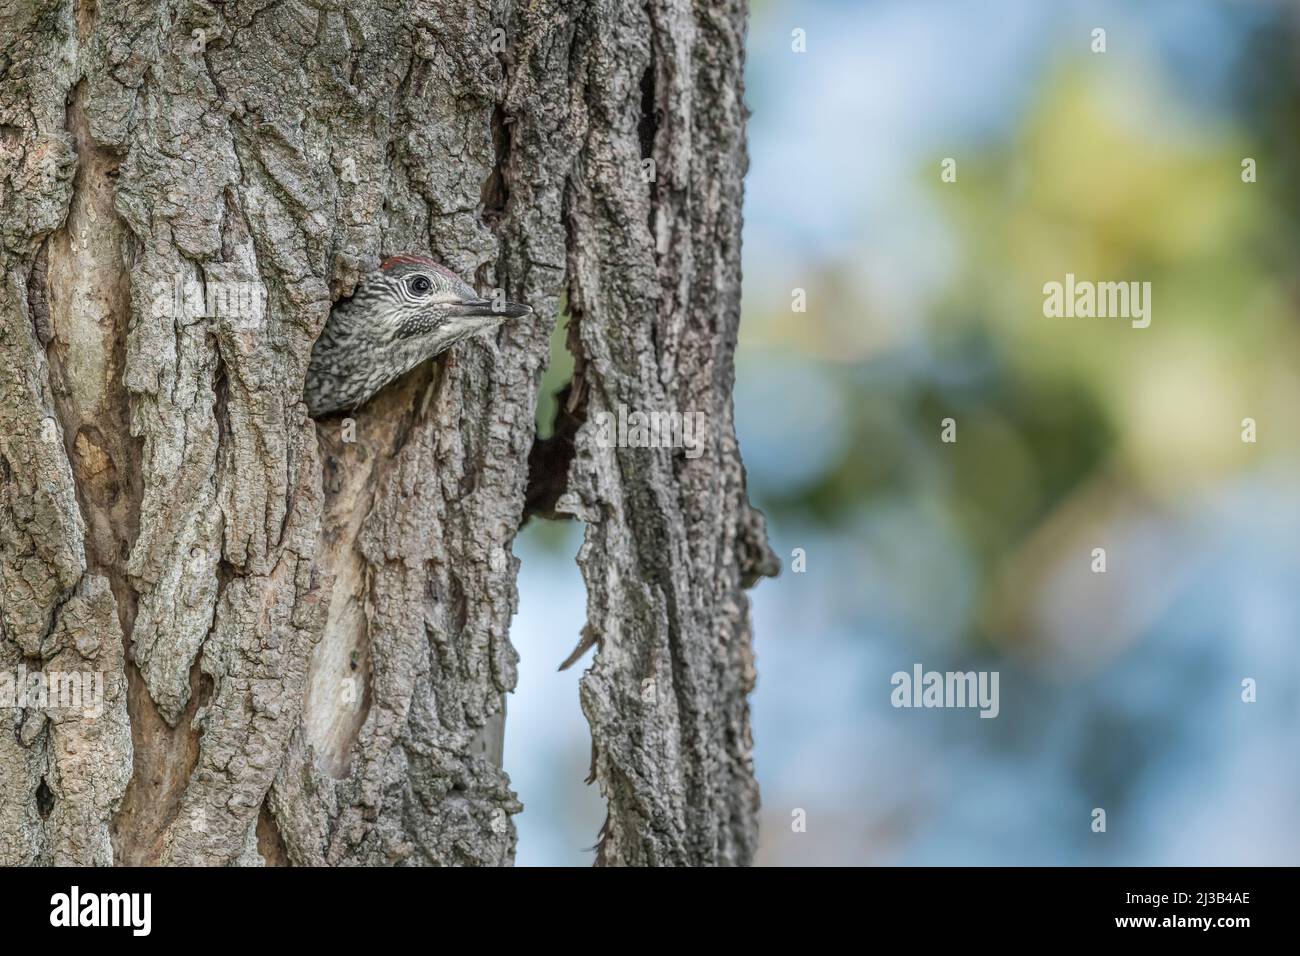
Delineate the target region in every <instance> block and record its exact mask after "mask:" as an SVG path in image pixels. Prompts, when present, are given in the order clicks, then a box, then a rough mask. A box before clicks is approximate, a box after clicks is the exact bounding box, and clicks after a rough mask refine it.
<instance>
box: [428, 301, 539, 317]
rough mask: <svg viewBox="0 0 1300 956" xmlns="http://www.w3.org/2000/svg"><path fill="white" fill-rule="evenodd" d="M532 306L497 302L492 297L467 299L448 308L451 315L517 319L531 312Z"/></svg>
mask: <svg viewBox="0 0 1300 956" xmlns="http://www.w3.org/2000/svg"><path fill="white" fill-rule="evenodd" d="M532 311H533V310H532V307H531V306H527V305H520V304H519V303H518V302H501V303H499V304H498V303H496V302H494V301H493V300H492V299H466V300H465V301H464V302H458V303H456V304H455V305H453V306H452V307H451V308H450V309H448V310H447V312H448V314H449V315H453V316H464V317H466V318H492V319H499V320H505V319H517V318H519V316H521V315H528V314H529V313H531V312H532Z"/></svg>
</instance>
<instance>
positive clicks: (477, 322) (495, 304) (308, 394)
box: [303, 255, 532, 418]
mask: <svg viewBox="0 0 1300 956" xmlns="http://www.w3.org/2000/svg"><path fill="white" fill-rule="evenodd" d="M530 312H532V309H531V308H529V307H528V306H526V305H519V304H517V303H514V302H503V301H494V300H492V299H485V298H482V297H480V296H479V295H478V293H477V292H475V291H474V289H473V288H471V287H470V286H469V285H468V284H467V283H465V282H463V281H462V280H461V279H460V278H459V277H458V276H457V275H456V274H455V273H453V272H452V271H451V270H449V269H446V268H444V267H443V266H441V265H439V264H438V263H437V262H434V261H433V260H432V259H430V258H428V257H427V256H421V255H400V256H393V257H392V258H389V259H386V260H384V263H383V265H381V266H380V267H379V268H378V269H376V270H375V271H374V272H369V273H367V274H366V275H364V276H362V278H361V281H360V282H359V283H358V284H357V288H356V291H355V292H353V294H352V297H351V298H350V299H346V300H344V301H342V302H340V303H338V304H337V305H336V306H334V308H333V310H332V311H331V312H330V315H329V318H328V319H327V320H326V321H325V328H324V329H323V330H322V331H321V334H320V338H319V339H317V340H316V345H315V346H314V347H313V348H312V353H311V362H310V363H309V365H308V367H307V381H306V384H305V386H304V388H303V400H304V401H305V402H306V403H307V410H308V412H309V413H310V414H311V416H312V417H313V418H320V417H321V416H324V415H329V414H331V413H332V412H337V411H343V410H351V409H355V408H357V407H358V406H360V405H362V404H363V403H365V402H366V401H368V400H369V399H370V398H371V396H373V395H374V394H375V393H376V392H378V391H379V390H380V389H381V388H383V387H384V386H385V385H387V384H388V383H389V382H391V381H392V380H393V379H395V378H397V377H398V376H399V375H401V374H403V373H404V372H406V371H408V370H409V369H412V368H414V367H415V366H416V365H419V364H420V363H421V362H423V361H424V360H425V359H430V358H433V357H434V356H436V355H440V354H442V353H443V352H445V351H447V349H449V348H451V347H452V346H453V345H455V344H456V343H457V342H459V341H461V340H462V339H464V338H467V337H469V336H471V335H474V334H476V333H478V332H482V331H485V330H488V329H493V328H496V327H497V326H498V325H500V324H501V323H502V322H503V321H505V320H506V319H509V318H514V317H517V316H521V315H527V314H528V313H530Z"/></svg>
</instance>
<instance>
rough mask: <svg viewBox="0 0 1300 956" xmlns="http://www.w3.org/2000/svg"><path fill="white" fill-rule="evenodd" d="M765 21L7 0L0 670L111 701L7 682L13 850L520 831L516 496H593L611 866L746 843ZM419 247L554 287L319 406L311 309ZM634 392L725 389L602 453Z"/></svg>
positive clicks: (453, 2)
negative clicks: (744, 308) (508, 717)
mask: <svg viewBox="0 0 1300 956" xmlns="http://www.w3.org/2000/svg"><path fill="white" fill-rule="evenodd" d="M744 26H745V10H744V5H743V0H726V2H722V3H720V4H716V5H715V4H691V3H688V2H685V0H650V3H649V4H648V6H646V5H643V4H642V3H641V2H623V0H609V2H601V3H590V4H587V3H556V2H554V0H519V2H518V3H513V4H510V3H505V2H503V0H484V2H478V3H465V2H463V0H423V2H414V3H411V4H400V5H399V4H379V3H376V2H374V0H364V2H361V3H339V2H334V0H319V2H315V3H310V2H306V0H287V2H285V3H278V4H259V3H243V2H231V3H211V2H204V0H194V2H187V0H177V2H174V3H161V2H157V0H125V2H122V3H113V4H95V3H94V2H93V0H81V2H71V0H16V2H14V3H10V4H4V5H0V236H2V248H0V256H2V257H3V279H4V282H3V289H2V290H0V673H8V674H10V675H17V676H16V677H13V679H12V680H11V683H12V684H14V685H15V686H16V684H17V683H19V682H20V681H19V678H21V677H22V676H23V675H31V674H32V673H33V672H38V671H39V672H41V673H42V674H44V675H45V678H44V681H45V683H46V684H47V685H49V684H50V683H51V681H53V680H54V678H55V676H56V675H67V674H74V673H75V674H82V673H84V674H86V675H90V674H92V673H95V674H102V675H103V680H104V691H103V694H102V706H101V708H100V712H99V713H93V712H92V711H91V710H87V709H86V707H84V706H82V707H80V708H78V707H73V706H56V702H55V700H54V695H53V693H52V692H51V693H50V700H49V703H48V706H45V707H42V706H40V702H39V701H36V702H35V703H34V702H33V700H34V699H29V700H27V702H26V706H17V707H14V708H8V707H5V709H4V710H3V713H5V714H10V715H12V722H13V732H12V733H8V732H6V733H4V734H0V863H4V864H30V863H78V864H92V863H93V864H101V865H105V864H142V863H163V864H199V865H223V864H245V865H247V864H252V865H260V864H262V863H264V862H265V863H267V864H277V865H278V864H297V865H335V864H398V863H403V864H502V863H509V862H511V860H512V858H513V853H514V844H515V833H514V825H513V823H512V821H511V815H512V814H514V813H516V812H518V811H519V810H520V809H521V807H520V804H519V802H518V801H517V799H516V797H515V795H514V794H513V792H512V791H511V789H510V786H509V780H508V778H507V777H506V775H505V774H504V772H503V771H502V770H501V767H500V734H501V732H502V720H503V715H504V700H505V694H506V693H507V692H509V691H510V690H512V689H513V687H514V683H515V662H516V653H515V651H514V649H513V648H512V647H511V644H510V639H509V624H510V619H511V616H512V614H513V612H514V609H515V606H516V587H515V576H516V573H517V571H518V561H517V559H515V558H514V556H513V554H512V552H511V546H512V542H513V539H514V536H515V534H516V532H517V531H518V529H519V527H520V525H521V523H522V522H523V521H524V520H527V518H528V514H529V513H535V514H538V515H544V516H546V517H566V516H571V517H573V518H577V519H579V520H581V521H583V522H585V523H586V538H585V542H584V544H583V546H582V550H581V552H580V555H579V559H578V561H579V564H580V565H581V568H582V573H583V577H584V579H585V581H586V585H587V589H588V622H587V625H586V631H585V634H586V636H587V637H588V638H590V639H591V640H593V641H595V643H596V645H597V653H596V656H595V659H594V663H593V664H592V665H591V667H590V669H589V670H588V672H587V674H586V675H585V676H584V677H583V679H582V684H581V688H582V689H581V705H582V708H583V710H584V712H585V713H586V715H587V717H588V719H589V721H590V724H591V730H592V744H593V746H592V751H593V766H592V771H593V778H594V780H595V781H596V782H598V784H599V786H600V788H601V792H602V793H603V794H604V796H605V797H606V799H607V801H608V806H609V818H608V821H607V822H606V825H605V828H604V831H603V833H602V835H601V838H600V852H599V855H598V859H599V861H600V862H603V863H609V864H735V863H746V862H748V861H749V860H750V858H751V856H752V854H753V851H754V845H755V841H756V828H757V802H758V797H757V788H756V785H755V782H754V778H753V772H752V766H751V760H750V747H751V742H750V731H749V719H748V706H747V694H748V692H749V691H750V689H751V688H752V686H753V682H754V667H753V655H752V650H751V639H750V634H749V622H748V602H747V599H746V597H745V595H744V591H743V589H744V588H746V587H748V586H750V585H752V584H753V583H754V581H755V580H756V579H757V578H758V577H759V576H761V575H763V574H770V573H774V571H775V566H776V562H775V559H774V558H773V557H772V555H771V553H770V552H769V551H768V548H767V544H766V540H765V533H764V529H763V525H762V520H761V518H760V516H758V514H757V513H756V512H754V511H753V510H751V509H750V507H749V505H748V503H747V501H746V497H745V487H744V470H743V466H742V464H741V460H740V454H739V450H738V448H737V444H736V439H735V432H734V428H733V424H732V413H731V391H732V384H733V378H734V372H733V364H732V360H733V353H734V349H735V344H736V331H737V325H738V321H739V302H740V223H741V216H740V202H741V189H742V183H741V180H742V176H743V173H744V167H745V162H746V160H745V150H744V118H745V109H744V105H743V102H742V81H741V76H742V66H743V41H744ZM645 158H651V159H653V161H654V162H653V164H647V163H644V162H643V160H644V159H645ZM647 169H650V170H651V171H652V172H653V177H647V176H646V175H643V171H644V170H647ZM648 179H649V180H650V181H647V180H648ZM402 251H417V252H428V253H430V254H432V255H433V256H435V257H437V258H439V259H440V260H441V261H443V262H445V263H446V264H447V265H448V266H449V267H451V268H452V269H454V270H456V271H457V272H459V273H460V274H461V275H462V276H464V277H466V278H467V279H469V280H470V281H472V282H474V283H475V284H477V285H478V286H479V287H480V288H485V287H500V288H502V289H504V290H505V292H506V294H507V295H508V297H509V298H511V299H513V300H517V301H523V302H527V303H529V304H530V305H532V306H533V307H534V309H535V310H536V314H535V315H534V316H531V317H529V318H528V319H526V320H522V321H518V322H513V323H507V324H506V325H505V326H503V328H502V330H501V332H500V334H499V335H498V338H497V340H496V342H495V343H494V344H493V343H487V344H482V343H478V344H475V343H469V344H465V345H462V346H460V347H457V348H456V349H454V350H453V351H452V352H451V353H450V354H449V356H447V357H445V358H443V359H441V360H438V361H437V362H434V363H426V364H425V365H424V366H423V367H421V368H417V369H415V370H414V371H412V372H411V373H409V374H408V375H406V376H405V377H403V378H402V379H401V380H400V381H399V382H397V383H395V384H394V385H392V386H390V387H389V388H387V389H385V390H384V391H383V392H382V393H381V394H380V395H379V396H378V397H377V398H376V399H375V400H373V401H372V402H371V403H369V404H368V405H366V406H365V407H363V408H362V409H360V410H359V411H357V412H356V413H355V414H354V415H353V416H352V418H350V419H342V418H337V417H336V418H331V419H326V420H324V421H322V422H320V423H319V424H318V423H315V422H313V421H312V420H311V419H310V418H308V417H307V415H306V411H305V407H304V406H303V404H302V403H301V395H302V383H303V377H304V374H305V370H306V366H307V360H308V357H309V354H310V351H311V346H312V342H313V341H314V339H315V337H316V335H317V334H318V333H319V331H320V329H321V327H322V325H323V323H324V321H325V318H326V316H327V314H328V312H329V309H330V307H331V304H332V302H333V301H335V300H337V299H338V298H340V297H344V296H346V295H348V294H350V292H351V291H352V288H353V286H354V284H355V282H356V280H357V277H358V276H359V275H360V274H361V273H362V272H364V271H365V270H367V269H369V268H373V267H374V266H375V264H376V263H377V261H378V259H379V257H380V256H382V255H387V254H391V253H395V252H402ZM226 289H238V290H244V291H245V292H246V291H247V290H250V289H251V290H253V292H254V293H255V295H253V296H251V298H248V299H246V300H241V301H245V304H246V307H245V308H241V309H228V308H226V309H222V308H216V309H214V308H213V305H212V302H213V300H214V298H215V299H216V301H218V302H219V301H220V300H219V295H220V294H222V292H223V290H226ZM177 290H179V291H180V294H179V295H178V294H177ZM187 290H191V291H192V290H199V291H198V294H197V296H192V297H191V301H186V300H185V293H186V291H187ZM214 293H216V295H215V296H214ZM205 295H206V296H207V298H208V301H207V302H206V304H203V303H202V302H196V301H195V300H197V299H201V298H203V297H204V296H205ZM248 302H251V306H249V305H247V303H248ZM566 303H567V309H568V312H569V315H570V327H569V348H570V350H571V351H572V352H573V354H574V361H575V373H574V377H573V381H572V382H571V383H570V385H569V386H568V388H567V390H566V400H565V402H564V405H563V408H562V411H561V419H562V420H561V421H560V422H558V423H557V429H556V435H555V437H554V438H552V439H550V440H548V441H547V442H545V443H542V442H537V441H535V428H534V414H535V407H536V402H537V392H538V387H539V381H540V376H541V372H542V369H543V366H544V364H545V362H546V359H547V355H548V342H549V338H550V335H551V332H552V329H553V328H554V324H555V321H556V317H557V316H558V315H559V313H560V312H561V310H562V309H563V308H564V307H565V305H566ZM214 312H215V314H208V313H214ZM620 406H623V407H624V408H625V409H627V410H632V411H637V410H640V411H657V410H677V411H682V412H691V413H696V414H699V415H701V416H702V417H703V420H704V422H705V423H706V425H707V432H706V435H705V437H706V438H707V442H706V444H705V446H704V453H703V454H702V455H700V456H699V457H695V458H690V457H687V456H686V455H684V454H683V451H682V449H680V448H678V449H673V448H663V447H623V446H619V445H617V444H615V445H614V446H613V447H610V445H611V443H610V442H607V441H604V440H602V435H601V432H600V429H598V428H596V427H595V422H596V421H598V420H599V417H600V416H602V413H613V414H614V415H617V414H618V411H619V408H620ZM624 444H627V443H624ZM530 466H531V467H530ZM525 503H527V507H526V506H525ZM87 680H88V681H89V677H87ZM38 683H39V682H38ZM0 686H3V685H0ZM5 703H8V702H5V701H0V705H3V704H5ZM20 703H21V702H20ZM4 719H8V718H4Z"/></svg>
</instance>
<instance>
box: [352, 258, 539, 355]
mask: <svg viewBox="0 0 1300 956" xmlns="http://www.w3.org/2000/svg"><path fill="white" fill-rule="evenodd" d="M352 302H353V308H354V310H355V309H357V308H358V307H359V308H361V309H364V310H365V312H366V314H367V315H368V316H369V317H370V320H371V321H372V322H373V323H374V327H373V329H372V332H373V333H374V335H375V337H376V338H378V339H380V340H381V341H387V342H392V343H394V344H398V343H407V342H410V343H414V342H416V341H420V342H421V343H423V344H424V348H423V349H422V351H426V352H427V354H429V355H437V354H438V353H440V352H442V351H444V350H445V349H447V348H449V347H450V346H451V345H453V344H454V343H456V342H458V341H460V340H461V339H463V338H465V337H467V336H470V335H473V334H474V333H476V332H481V331H483V330H485V329H489V328H492V327H494V326H497V325H500V324H501V323H502V322H504V321H505V320H506V319H511V318H517V317H518V316H521V315H527V314H528V313H530V312H532V311H533V310H532V309H531V308H529V307H528V306H526V305H519V304H517V303H514V302H506V301H505V300H504V299H485V298H482V297H481V296H480V295H479V294H478V293H477V292H475V291H474V290H473V289H472V288H471V287H470V286H469V285H467V284H466V283H465V282H463V281H461V279H460V278H459V277H458V276H457V275H456V274H455V273H454V272H452V271H451V270H449V269H447V268H445V267H443V266H441V265H439V264H438V263H436V262H434V261H433V260H432V259H429V258H427V257H425V256H417V255H399V256H393V257H391V258H389V259H385V260H384V262H383V264H382V265H380V267H379V268H378V269H377V270H376V271H374V272H371V273H369V274H367V275H366V276H365V277H364V278H363V279H362V280H361V283H360V284H359V285H358V286H357V290H356V292H355V293H353V296H352Z"/></svg>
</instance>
